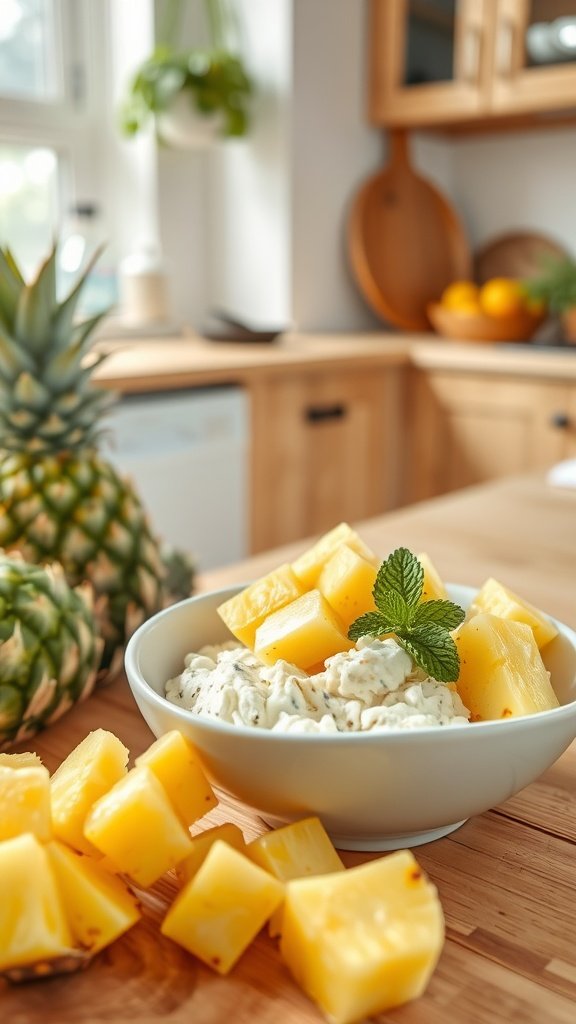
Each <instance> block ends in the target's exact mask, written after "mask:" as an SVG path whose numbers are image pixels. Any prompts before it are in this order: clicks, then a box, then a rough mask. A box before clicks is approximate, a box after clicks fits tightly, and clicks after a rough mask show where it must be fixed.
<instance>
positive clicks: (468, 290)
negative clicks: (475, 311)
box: [440, 281, 478, 312]
mask: <svg viewBox="0 0 576 1024" xmlns="http://www.w3.org/2000/svg"><path fill="white" fill-rule="evenodd" d="M440 302H441V304H442V305H443V306H444V308H445V309H454V310H462V311H463V312H464V311H466V312H469V307H470V304H471V303H476V304H477V303H478V285H477V284H475V283H474V281H452V283H451V284H449V285H448V286H447V287H446V288H445V289H444V291H443V292H442V296H441V298H440Z"/></svg>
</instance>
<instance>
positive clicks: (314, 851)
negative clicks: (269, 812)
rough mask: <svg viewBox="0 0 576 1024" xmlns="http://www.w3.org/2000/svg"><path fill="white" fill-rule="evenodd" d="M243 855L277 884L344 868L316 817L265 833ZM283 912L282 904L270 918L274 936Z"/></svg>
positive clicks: (270, 928)
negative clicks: (245, 854) (271, 876)
mask: <svg viewBox="0 0 576 1024" xmlns="http://www.w3.org/2000/svg"><path fill="white" fill-rule="evenodd" d="M246 853H247V854H248V856H249V857H250V860H253V861H254V863H255V864H258V865H259V866H260V867H261V868H264V870H265V871H269V872H270V874H272V875H274V877H275V878H277V879H278V881H280V882H289V881H291V880H292V879H293V878H305V877H306V876H309V875H329V874H332V872H334V871H345V865H344V864H343V863H342V861H341V859H340V857H339V855H338V853H337V852H336V850H335V849H334V846H333V845H332V841H331V839H330V837H329V835H328V833H327V832H326V829H325V828H324V826H323V824H322V822H321V821H320V819H319V818H317V817H310V818H302V819H301V820H300V821H295V822H293V824H291V825H283V826H281V827H280V828H276V829H273V830H272V831H271V832H265V833H264V834H263V835H261V836H258V838H257V839H253V840H252V842H251V843H248V846H247V848H246ZM283 913H284V908H283V906H282V905H281V906H280V907H278V909H277V910H275V911H274V913H273V915H272V917H271V918H270V923H269V926H268V931H269V933H270V935H272V936H273V937H276V936H278V935H280V933H281V931H282V917H283Z"/></svg>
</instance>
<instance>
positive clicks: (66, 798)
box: [50, 729, 129, 853]
mask: <svg viewBox="0 0 576 1024" xmlns="http://www.w3.org/2000/svg"><path fill="white" fill-rule="evenodd" d="M128 756H129V752H128V750H127V748H126V747H125V746H124V744H123V743H121V741H120V740H119V739H118V737H117V736H115V735H114V733H111V732H107V731H106V730H105V729H96V730H94V732H90V733H88V735H87V736H85V738H84V739H83V740H82V742H81V743H79V744H78V746H77V747H74V750H72V751H71V752H70V754H68V757H66V758H65V759H64V761H62V763H61V764H60V765H59V767H58V768H57V769H56V771H55V772H54V774H53V776H52V778H51V780H50V788H51V801H52V821H53V827H54V834H55V836H56V837H57V838H58V839H62V840H64V842H65V843H68V845H69V846H73V847H74V848H75V849H76V850H80V851H81V852H82V853H94V847H93V846H92V845H91V844H90V843H89V842H88V840H87V839H86V837H85V835H84V831H83V829H84V821H85V820H86V815H87V814H88V812H89V810H90V808H91V807H92V804H93V803H95V802H96V800H98V799H99V798H100V797H101V796H103V794H104V793H107V792H108V790H109V789H111V788H112V786H113V785H114V784H115V783H116V782H118V780H119V779H121V778H122V777H123V776H124V775H126V771H127V767H126V766H127V764H128Z"/></svg>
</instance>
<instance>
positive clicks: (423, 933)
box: [280, 850, 444, 1024]
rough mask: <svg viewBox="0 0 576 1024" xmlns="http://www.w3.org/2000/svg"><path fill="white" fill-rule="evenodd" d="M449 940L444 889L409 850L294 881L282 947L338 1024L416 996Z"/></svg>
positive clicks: (298, 974) (294, 969)
mask: <svg viewBox="0 0 576 1024" xmlns="http://www.w3.org/2000/svg"><path fill="white" fill-rule="evenodd" d="M443 942H444V917H443V914H442V907H441V905H440V901H439V899H438V895H437V892H436V889H435V887H434V886H433V885H432V884H431V883H430V882H429V881H428V880H427V879H426V877H425V875H424V874H423V872H422V870H421V869H420V868H419V866H418V864H417V862H416V860H415V859H414V857H413V855H412V853H411V852H410V851H409V850H400V851H399V852H398V853H393V854H390V855H389V856H387V857H381V858H379V859H378V860H373V861H370V862H369V863H368V864H361V865H359V866H358V867H353V868H349V869H348V870H347V871H342V872H338V873H336V874H332V875H322V876H320V877H318V878H300V879H296V880H295V881H292V882H288V883H287V885H286V901H285V911H284V923H283V929H282V938H281V942H280V951H281V953H282V956H283V958H284V960H285V961H286V963H287V965H288V967H289V968H290V970H291V972H292V974H293V975H294V977H295V979H296V981H297V982H298V983H299V984H300V985H301V986H302V988H303V989H304V991H305V992H307V994H308V995H309V996H310V997H311V999H313V1000H314V1002H316V1003H317V1004H318V1005H319V1006H320V1008H321V1009H322V1010H323V1012H324V1013H325V1014H326V1015H327V1016H328V1017H329V1019H330V1020H331V1021H332V1022H333V1024H351V1022H352V1021H358V1020H363V1019H364V1018H365V1017H371V1016H372V1015H373V1014H378V1013H381V1012H383V1011H384V1010H387V1009H389V1008H391V1007H394V1006H400V1005H401V1004H402V1003H406V1002H408V1000H410V999H416V998H417V997H418V996H420V995H421V994H422V992H423V991H424V989H425V987H426V985H427V984H428V981H429V979H430V976H431V974H432V971H433V970H434V967H435V966H436V963H437V961H438V957H439V956H440V952H441V950H442V946H443Z"/></svg>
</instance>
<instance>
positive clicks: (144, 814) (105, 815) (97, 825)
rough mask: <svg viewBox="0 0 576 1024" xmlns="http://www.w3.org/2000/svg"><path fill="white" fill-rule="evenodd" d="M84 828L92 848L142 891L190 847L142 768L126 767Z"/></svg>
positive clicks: (160, 789)
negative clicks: (121, 777) (98, 851)
mask: <svg viewBox="0 0 576 1024" xmlns="http://www.w3.org/2000/svg"><path fill="white" fill-rule="evenodd" d="M84 830H85V833H86V837H87V839H88V840H89V842H90V843H92V844H93V845H94V846H95V847H96V849H97V850H100V852H101V853H103V854H104V855H105V856H106V857H109V858H110V860H111V861H112V863H113V864H115V865H116V867H117V868H118V870H119V871H122V872H123V873H124V874H126V875H128V876H129V877H130V878H131V879H133V881H134V882H136V884H137V885H141V886H143V887H144V888H147V887H148V886H149V885H152V884H153V883H154V882H155V881H157V879H158V878H160V876H161V875H163V874H164V873H165V872H166V871H169V870H170V868H174V867H176V864H178V862H179V861H181V860H184V858H185V857H187V856H188V854H189V853H190V851H191V849H192V843H191V838H190V835H189V833H188V832H187V831H186V830H185V828H184V827H183V825H182V824H181V823H180V819H179V818H178V816H177V814H176V811H175V810H174V809H173V807H172V804H171V803H170V801H169V799H168V797H167V795H166V792H165V790H164V788H163V786H162V785H161V783H160V782H158V779H157V778H156V776H155V774H154V772H153V771H152V769H151V768H148V767H147V765H140V766H139V767H137V768H132V770H131V771H129V772H128V774H127V775H126V776H125V777H124V778H123V779H120V781H119V782H117V783H116V785H115V786H113V787H112V789H111V790H109V791H108V792H107V793H105V794H104V796H102V797H100V799H99V800H97V801H96V803H95V804H94V806H93V807H92V810H91V811H90V812H89V814H88V817H87V818H86V822H85V825H84Z"/></svg>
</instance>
